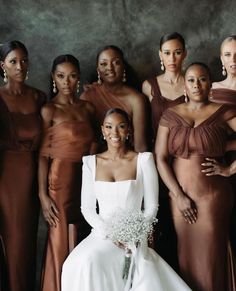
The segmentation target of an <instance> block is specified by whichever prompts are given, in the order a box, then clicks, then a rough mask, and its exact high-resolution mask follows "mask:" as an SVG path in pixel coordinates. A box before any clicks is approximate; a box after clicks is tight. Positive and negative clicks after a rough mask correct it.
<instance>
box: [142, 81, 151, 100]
mask: <svg viewBox="0 0 236 291" xmlns="http://www.w3.org/2000/svg"><path fill="white" fill-rule="evenodd" d="M142 92H143V94H144V95H146V96H147V97H148V99H149V101H150V102H151V101H152V98H153V97H152V88H151V85H150V83H149V82H148V81H147V80H145V81H144V82H143V84H142Z"/></svg>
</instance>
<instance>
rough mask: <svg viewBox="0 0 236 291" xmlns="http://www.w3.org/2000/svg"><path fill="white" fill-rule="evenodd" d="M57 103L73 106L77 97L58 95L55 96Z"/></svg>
mask: <svg viewBox="0 0 236 291" xmlns="http://www.w3.org/2000/svg"><path fill="white" fill-rule="evenodd" d="M55 101H56V102H57V103H60V104H63V105H72V104H74V103H75V102H76V95H74V94H71V95H63V94H60V93H58V94H57V95H56V96H55Z"/></svg>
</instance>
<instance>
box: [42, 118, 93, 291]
mask: <svg viewBox="0 0 236 291" xmlns="http://www.w3.org/2000/svg"><path fill="white" fill-rule="evenodd" d="M92 141H94V134H93V130H92V128H91V126H90V124H89V123H88V122H81V121H64V122H62V123H60V124H57V125H53V126H51V127H50V128H49V129H48V130H47V131H46V132H45V135H44V138H43V141H42V146H41V149H40V155H42V156H46V157H49V158H50V170H49V177H48V194H49V196H50V197H51V198H52V199H53V200H54V201H55V203H56V205H57V208H58V210H59V219H60V221H59V223H58V224H57V227H55V228H54V227H49V229H48V238H47V243H46V248H45V257H44V263H43V272H42V281H41V290H43V291H60V290H61V283H60V281H61V270H62V264H63V263H64V261H65V259H66V257H67V256H68V255H69V253H70V251H71V250H72V249H73V248H74V247H75V246H76V245H77V244H78V238H79V234H81V233H82V232H86V231H89V229H86V227H87V224H85V221H84V218H83V217H82V214H81V213H80V190H81V176H82V157H83V156H84V155H87V154H89V149H90V146H91V143H92ZM85 235H87V233H86V234H85ZM68 291H69V290H68Z"/></svg>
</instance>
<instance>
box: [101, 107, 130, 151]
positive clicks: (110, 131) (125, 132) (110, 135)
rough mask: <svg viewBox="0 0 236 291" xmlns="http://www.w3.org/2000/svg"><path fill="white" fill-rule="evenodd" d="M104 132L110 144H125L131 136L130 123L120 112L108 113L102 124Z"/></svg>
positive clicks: (118, 145) (117, 145)
mask: <svg viewBox="0 0 236 291" xmlns="http://www.w3.org/2000/svg"><path fill="white" fill-rule="evenodd" d="M102 133H103V136H104V139H105V140H106V141H107V145H108V146H112V147H120V146H125V141H126V140H127V139H128V136H129V125H128V123H127V120H126V119H125V118H124V117H123V116H122V115H121V114H119V113H115V112H114V113H112V114H110V115H108V116H107V117H106V118H105V120H104V122H103V125H102Z"/></svg>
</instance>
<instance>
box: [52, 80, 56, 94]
mask: <svg viewBox="0 0 236 291" xmlns="http://www.w3.org/2000/svg"><path fill="white" fill-rule="evenodd" d="M52 87H53V88H52V92H53V93H55V94H56V93H57V87H56V83H55V81H54V80H53V82H52Z"/></svg>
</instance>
